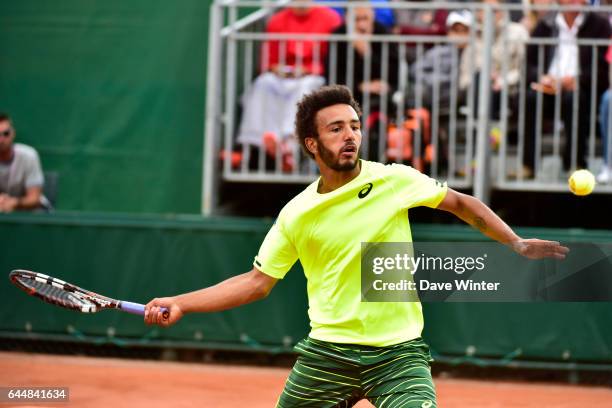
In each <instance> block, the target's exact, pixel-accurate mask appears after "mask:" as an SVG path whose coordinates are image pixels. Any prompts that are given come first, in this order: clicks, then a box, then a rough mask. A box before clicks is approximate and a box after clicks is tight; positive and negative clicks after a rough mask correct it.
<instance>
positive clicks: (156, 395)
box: [0, 353, 612, 408]
mask: <svg viewBox="0 0 612 408" xmlns="http://www.w3.org/2000/svg"><path fill="white" fill-rule="evenodd" d="M0 361H1V363H0V384H2V385H14V386H21V387H23V386H65V387H69V388H70V402H69V403H68V404H57V403H55V404H45V405H43V404H37V405H35V406H38V407H40V406H50V407H57V406H71V407H83V408H102V407H105V408H107V407H113V408H120V407H131V408H138V407H143V408H144V407H147V408H155V407H164V408H166V407H176V408H181V407H185V408H187V407H216V408H230V407H232V408H233V407H250V408H260V407H261V408H263V407H272V406H274V402H275V401H276V397H277V396H278V394H279V393H280V392H281V390H282V388H283V384H284V381H285V378H286V376H287V374H288V372H289V369H285V368H260V367H238V366H222V365H213V364H201V363H174V362H153V361H140V360H122V359H111V358H91V357H66V356H51V355H40V354H23V353H0ZM436 386H437V390H438V400H439V406H440V407H445V408H455V407H470V408H493V407H525V408H530V407H603V406H606V404H609V403H610V401H612V390H610V389H609V388H601V387H583V386H571V385H565V384H540V383H539V384H526V383H517V382H497V381H475V380H463V379H461V380H460V379H440V378H437V379H436ZM0 405H2V404H0ZM3 406H7V404H4V405H3ZM15 406H19V407H25V406H28V405H27V404H18V405H15ZM358 407H360V408H367V407H371V405H370V404H368V403H367V402H365V401H362V402H361V403H359V404H358Z"/></svg>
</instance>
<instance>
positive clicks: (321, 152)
mask: <svg viewBox="0 0 612 408" xmlns="http://www.w3.org/2000/svg"><path fill="white" fill-rule="evenodd" d="M317 129H318V132H319V138H318V140H317V153H318V156H319V158H320V159H321V161H322V162H323V163H324V164H325V165H326V166H327V167H329V168H330V169H333V170H336V171H350V170H353V169H355V167H356V166H357V163H358V162H359V148H360V146H361V122H360V121H359V116H358V115H357V112H355V110H354V109H353V108H352V107H351V106H350V105H344V104H340V105H333V106H329V107H327V108H325V109H321V110H320V111H319V112H318V113H317Z"/></svg>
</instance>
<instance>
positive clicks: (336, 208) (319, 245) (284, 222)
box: [253, 160, 447, 347]
mask: <svg viewBox="0 0 612 408" xmlns="http://www.w3.org/2000/svg"><path fill="white" fill-rule="evenodd" d="M318 183H319V180H317V181H315V182H314V183H312V184H311V185H309V186H308V187H307V188H306V189H305V190H304V191H302V192H301V193H300V194H298V195H297V196H296V197H294V198H293V199H292V200H291V201H290V202H289V203H287V205H285V207H284V208H283V209H282V210H281V212H280V214H279V216H278V218H277V220H276V222H275V224H274V225H273V226H272V228H271V229H270V231H269V232H268V234H267V235H266V238H265V239H264V241H263V243H262V245H261V248H260V249H259V253H258V255H257V256H256V257H255V261H254V263H253V265H254V266H255V267H257V269H259V270H261V271H262V272H263V273H265V274H267V275H269V276H272V277H274V278H277V279H282V278H283V277H284V276H285V274H286V273H287V271H289V269H291V267H292V266H293V264H294V263H295V262H296V261H297V260H298V259H299V260H300V262H301V263H302V267H303V269H304V274H305V275H306V279H307V281H308V303H309V309H308V315H309V317H310V326H311V332H310V337H312V338H314V339H318V340H323V341H329V342H336V343H349V344H361V345H369V346H379V347H382V346H389V345H393V344H397V343H401V342H404V341H408V340H412V339H414V338H417V337H419V336H420V335H421V331H422V329H423V314H422V310H421V304H420V303H419V302H384V303H381V302H362V301H361V274H360V272H361V243H362V242H412V236H411V233H410V224H409V223H408V209H409V208H412V207H417V206H427V207H432V208H435V207H437V206H438V204H440V202H441V201H442V199H443V198H444V196H445V195H446V191H447V187H446V184H442V183H440V182H439V181H437V180H435V179H432V178H430V177H428V176H426V175H424V174H422V173H420V172H419V171H417V170H415V169H413V168H412V167H408V166H404V165H398V164H392V165H384V164H380V163H375V162H369V161H364V160H362V161H361V172H360V173H359V175H358V176H357V177H355V178H354V179H353V180H351V181H350V182H348V183H347V184H345V185H344V186H342V187H340V188H338V189H336V190H334V191H332V192H329V193H325V194H320V193H318V192H317V185H318Z"/></svg>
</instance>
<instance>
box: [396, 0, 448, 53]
mask: <svg viewBox="0 0 612 408" xmlns="http://www.w3.org/2000/svg"><path fill="white" fill-rule="evenodd" d="M394 1H407V0H394ZM413 2H422V3H433V4H435V3H438V2H440V0H433V1H431V0H413ZM448 14H449V13H448V10H446V9H442V8H426V9H414V8H408V9H395V25H396V29H395V32H396V33H398V34H404V35H446V18H447V17H448ZM416 58H417V55H416V48H415V47H409V48H408V49H407V59H408V63H410V64H412V63H413V62H414V61H415V60H416Z"/></svg>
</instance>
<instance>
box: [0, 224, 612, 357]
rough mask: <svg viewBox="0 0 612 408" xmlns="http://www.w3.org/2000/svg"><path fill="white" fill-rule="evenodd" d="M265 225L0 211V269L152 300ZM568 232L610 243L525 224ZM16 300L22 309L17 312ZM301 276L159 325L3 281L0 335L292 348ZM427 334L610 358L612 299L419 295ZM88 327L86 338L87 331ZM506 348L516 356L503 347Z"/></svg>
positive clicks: (206, 278) (467, 346) (235, 254)
mask: <svg viewBox="0 0 612 408" xmlns="http://www.w3.org/2000/svg"><path fill="white" fill-rule="evenodd" d="M269 227H270V222H269V221H265V220H256V219H240V218H221V219H216V218H210V219H202V218H200V217H196V216H182V217H159V216H157V217H154V216H146V217H145V216H141V217H136V216H130V217H118V216H115V215H102V214H100V215H95V214H89V215H87V216H84V215H82V214H81V215H70V214H62V215H59V214H58V215H56V216H53V217H46V216H44V215H43V216H37V215H8V216H6V215H5V216H3V215H0V248H4V249H3V252H2V256H0V271H3V273H5V272H6V273H8V271H10V270H11V269H15V268H24V269H32V270H36V271H40V272H43V273H47V274H49V275H52V276H57V277H59V278H61V279H65V280H67V281H69V282H73V283H75V284H77V285H80V286H83V287H85V288H87V289H90V290H94V291H99V292H100V293H102V294H105V295H108V296H111V297H115V298H119V299H126V300H132V301H136V302H147V301H149V300H150V299H151V298H153V297H156V296H165V295H172V294H176V293H181V292H185V291H191V290H195V289H198V288H201V287H204V286H209V285H212V284H215V283H217V282H219V281H221V280H223V279H225V278H228V277H230V276H233V275H236V274H239V273H242V272H246V271H247V270H250V269H251V267H252V260H253V256H254V254H255V253H256V252H257V250H258V248H259V245H260V243H261V240H262V239H263V237H264V236H265V234H266V232H267V230H268V229H269ZM518 232H519V233H520V234H521V235H524V236H537V237H539V238H543V239H559V240H561V241H563V242H568V241H570V242H571V241H586V242H598V241H599V242H602V241H603V242H609V237H610V231H584V230H554V229H543V228H540V229H534V228H532V229H519V230H518ZM413 236H414V238H415V241H419V242H423V241H436V242H453V241H461V242H466V241H480V240H482V238H481V235H480V234H479V233H478V232H477V231H475V230H472V229H471V228H469V227H465V226H439V225H431V226H430V225H419V224H415V225H414V228H413ZM16 310H17V312H16ZM306 312H307V300H306V282H305V279H304V275H303V273H302V271H301V268H300V267H299V265H296V267H294V270H293V271H291V272H289V273H288V275H287V277H286V278H285V279H283V280H282V281H280V282H279V284H278V285H277V287H275V289H274V290H273V291H272V293H271V294H270V296H269V297H268V298H266V299H265V300H262V301H259V302H256V303H253V304H251V305H247V306H243V307H240V308H238V309H234V310H230V311H226V312H221V313H212V314H205V315H204V314H201V315H190V316H187V317H186V318H185V319H184V320H183V321H181V322H180V323H179V324H177V325H176V326H174V327H172V328H170V329H167V330H161V329H158V328H154V327H149V326H145V325H144V324H143V323H142V320H141V318H140V317H137V316H132V315H127V314H124V313H118V312H112V311H104V312H101V313H99V314H96V315H86V314H81V313H76V312H72V311H69V310H63V309H61V308H58V307H53V306H50V305H46V304H44V303H43V302H41V301H40V300H39V299H36V298H33V297H29V296H27V295H25V294H24V293H22V292H21V291H20V290H18V289H17V288H15V287H13V285H11V284H10V283H9V281H8V280H6V279H5V280H0V339H2V338H7V337H18V338H50V337H51V338H54V336H55V337H56V336H60V337H63V338H67V339H71V340H78V339H88V340H89V341H96V342H119V344H127V343H131V344H151V343H155V342H157V343H159V342H162V343H166V344H172V345H186V346H189V347H219V346H222V347H229V348H247V349H260V348H264V349H266V350H268V351H274V350H282V349H285V350H287V349H288V348H287V347H289V346H290V345H292V344H294V343H295V342H296V341H298V340H299V339H301V338H302V337H304V336H306V335H307V333H308V330H309V327H308V317H307V314H306ZM424 312H425V320H426V328H425V332H424V337H425V338H426V340H427V341H428V342H429V343H430V344H431V346H432V349H433V350H434V352H435V353H436V354H438V355H440V354H441V355H445V356H465V355H466V352H467V351H468V350H471V351H472V354H473V357H478V358H481V357H490V358H493V359H495V360H498V361H502V362H503V361H509V359H527V360H537V361H557V362H582V363H585V362H593V363H595V362H596V363H598V364H603V363H607V364H611V363H612V326H610V321H612V308H611V307H610V303H603V302H600V303H524V304H519V303H486V304H479V303H452V304H450V303H436V304H424ZM83 336H84V337H83ZM508 356H511V357H508Z"/></svg>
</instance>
